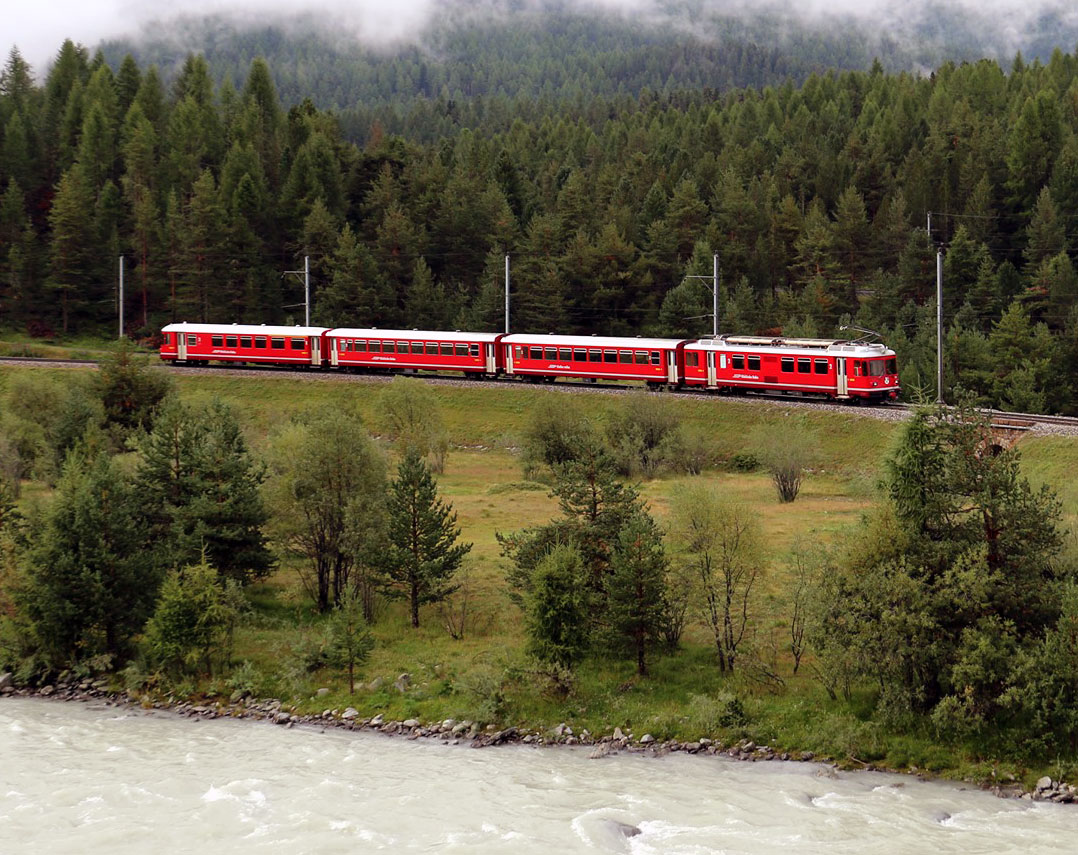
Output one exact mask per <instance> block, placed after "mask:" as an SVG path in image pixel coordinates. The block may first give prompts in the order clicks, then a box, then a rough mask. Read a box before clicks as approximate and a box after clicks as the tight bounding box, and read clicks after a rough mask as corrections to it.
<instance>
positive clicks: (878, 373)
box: [868, 359, 887, 377]
mask: <svg viewBox="0 0 1078 855" xmlns="http://www.w3.org/2000/svg"><path fill="white" fill-rule="evenodd" d="M886 363H887V360H886V359H870V360H869V361H868V376H869V377H882V376H883V375H884V372H885V371H886V370H887V364H886Z"/></svg>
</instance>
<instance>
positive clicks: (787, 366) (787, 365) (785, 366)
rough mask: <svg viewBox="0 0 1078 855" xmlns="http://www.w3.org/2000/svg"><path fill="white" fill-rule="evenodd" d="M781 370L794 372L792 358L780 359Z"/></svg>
mask: <svg viewBox="0 0 1078 855" xmlns="http://www.w3.org/2000/svg"><path fill="white" fill-rule="evenodd" d="M782 370H783V371H786V372H791V371H793V370H794V358H793V357H792V356H784V357H782Z"/></svg>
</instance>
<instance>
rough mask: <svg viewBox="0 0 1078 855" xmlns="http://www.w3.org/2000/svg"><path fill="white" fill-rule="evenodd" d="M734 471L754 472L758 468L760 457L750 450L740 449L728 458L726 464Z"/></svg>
mask: <svg viewBox="0 0 1078 855" xmlns="http://www.w3.org/2000/svg"><path fill="white" fill-rule="evenodd" d="M727 465H728V466H729V467H730V469H732V470H733V471H734V472H755V471H756V470H757V469H759V468H760V465H761V464H760V458H759V457H757V456H756V455H755V454H753V453H752V452H751V451H741V452H738V453H737V454H735V455H734V456H733V457H731V458H730V460H729V462H728V464H727Z"/></svg>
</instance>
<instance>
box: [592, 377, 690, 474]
mask: <svg viewBox="0 0 1078 855" xmlns="http://www.w3.org/2000/svg"><path fill="white" fill-rule="evenodd" d="M606 436H607V440H608V442H609V444H610V449H611V454H612V456H613V458H614V461H615V463H616V464H617V467H618V471H619V472H620V473H621V474H622V475H625V476H626V477H635V476H638V475H643V476H644V477H646V478H652V477H654V476H655V475H657V474H658V473H659V472H660V471H662V470H664V469H673V468H677V464H676V461H678V460H680V459H681V458H683V457H684V450H685V440H684V437H682V436H681V422H680V419H679V417H678V414H677V411H676V409H675V407H674V404H673V402H672V401H670V400H669V399H667V398H665V397H663V396H661V395H655V394H651V393H648V392H635V393H633V394H631V395H629V396H628V397H627V399H626V401H625V404H624V405H623V406H622V407H620V408H618V409H616V410H615V411H614V412H613V413H612V414H611V417H610V423H609V424H608V425H607V429H606Z"/></svg>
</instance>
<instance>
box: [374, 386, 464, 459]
mask: <svg viewBox="0 0 1078 855" xmlns="http://www.w3.org/2000/svg"><path fill="white" fill-rule="evenodd" d="M378 411H379V419H380V422H381V425H382V428H383V430H385V431H386V432H387V433H388V434H389V435H390V437H392V438H393V440H394V441H395V442H396V443H397V450H398V451H399V452H400V455H401V457H405V456H407V455H408V453H409V452H410V451H414V452H415V453H416V454H417V455H419V456H420V457H422V458H424V459H425V460H426V461H427V464H428V465H429V466H430V469H431V471H432V472H434V473H436V474H440V473H442V472H444V471H445V462H446V458H447V457H448V456H449V436H448V434H447V433H446V429H445V423H444V422H443V421H442V413H441V410H440V409H439V407H438V399H437V398H436V397H435V395H434V392H433V391H432V390H431V388H430V387H429V386H427V385H426V383H424V382H422V381H421V380H416V379H415V378H409V377H394V378H393V382H392V383H390V384H389V385H388V386H386V388H385V390H384V391H383V392H382V394H381V396H380V397H379V399H378Z"/></svg>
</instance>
